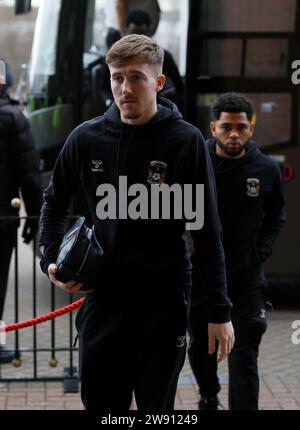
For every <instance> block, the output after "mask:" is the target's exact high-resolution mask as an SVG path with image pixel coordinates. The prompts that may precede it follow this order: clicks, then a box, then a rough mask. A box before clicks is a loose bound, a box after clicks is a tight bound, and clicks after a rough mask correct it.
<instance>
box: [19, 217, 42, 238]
mask: <svg viewBox="0 0 300 430" xmlns="http://www.w3.org/2000/svg"><path fill="white" fill-rule="evenodd" d="M38 229H39V221H38V220H37V219H27V220H26V221H25V224H24V228H23V231H22V238H23V242H24V243H26V244H28V243H30V242H31V241H32V240H33V239H34V238H35V236H36V234H37V231H38Z"/></svg>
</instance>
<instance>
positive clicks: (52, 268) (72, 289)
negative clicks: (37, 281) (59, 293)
mask: <svg viewBox="0 0 300 430" xmlns="http://www.w3.org/2000/svg"><path fill="white" fill-rule="evenodd" d="M56 272H57V266H56V264H50V265H49V267H48V275H49V279H50V281H51V282H53V284H54V285H56V286H57V287H58V288H61V289H62V290H65V291H67V292H68V293H84V294H85V293H90V292H91V291H93V290H88V291H86V290H81V288H82V287H83V284H82V283H79V282H76V281H69V282H67V283H66V284H64V283H63V282H60V281H59V280H58V279H56V277H55V273H56Z"/></svg>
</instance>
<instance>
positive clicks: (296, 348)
mask: <svg viewBox="0 0 300 430" xmlns="http://www.w3.org/2000/svg"><path fill="white" fill-rule="evenodd" d="M268 318H269V329H268V331H267V333H266V334H265V336H264V340H263V344H262V347H261V353H260V372H261V393H260V408H261V409H269V410H270V409H271V410H275V409H276V410H296V409H297V410H300V360H299V353H300V344H299V345H293V343H292V342H291V335H292V332H293V330H292V329H291V324H292V322H293V321H294V320H297V319H300V311H296V310H293V311H283V310H280V311H274V312H272V313H270V314H269V317H268ZM7 366H9V367H10V368H11V365H5V366H2V367H7ZM12 371H13V368H12ZM220 378H221V382H222V391H221V394H220V399H221V403H222V407H223V409H227V383H228V379H227V369H226V363H224V364H222V365H221V366H220ZM4 409H6V410H9V409H13V410H16V409H22V410H24V409H30V410H40V409H42V410H47V409H52V410H58V409H60V410H61V409H65V410H74V409H76V410H78V409H82V405H81V401H80V398H79V394H77V393H64V392H63V384H62V383H61V382H10V383H1V382H0V410H4ZM176 409H178V410H184V409H188V410H193V409H197V389H196V385H195V381H194V378H193V376H192V373H191V370H190V368H189V365H188V363H187V362H186V364H185V366H184V368H183V370H182V373H181V376H180V381H179V386H178V392H177V398H176Z"/></svg>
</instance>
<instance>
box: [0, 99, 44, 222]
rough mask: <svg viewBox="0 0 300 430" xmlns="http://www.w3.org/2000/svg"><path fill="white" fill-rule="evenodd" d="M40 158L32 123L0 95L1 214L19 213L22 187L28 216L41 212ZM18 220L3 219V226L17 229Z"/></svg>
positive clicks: (13, 214)
mask: <svg viewBox="0 0 300 430" xmlns="http://www.w3.org/2000/svg"><path fill="white" fill-rule="evenodd" d="M38 166H39V160H38V154H37V151H36V149H35V146H34V140H33V136H32V134H31V131H30V128H29V123H28V121H27V119H26V118H25V116H24V115H23V113H22V112H21V111H20V109H19V108H18V107H17V106H16V105H14V104H13V102H12V101H11V100H10V99H9V98H8V97H7V96H6V95H5V94H1V97H0V216H3V217H6V216H15V215H17V214H18V209H13V208H12V207H11V200H12V199H13V198H14V197H19V190H20V189H21V192H22V197H23V200H24V203H25V208H26V212H27V214H28V215H35V216H36V215H39V213H40V209H41V204H42V191H41V184H40V175H39V171H38ZM16 225H18V222H17V223H16V222H10V223H8V222H7V221H4V220H1V221H0V229H3V228H7V227H8V226H9V227H10V228H15V227H16Z"/></svg>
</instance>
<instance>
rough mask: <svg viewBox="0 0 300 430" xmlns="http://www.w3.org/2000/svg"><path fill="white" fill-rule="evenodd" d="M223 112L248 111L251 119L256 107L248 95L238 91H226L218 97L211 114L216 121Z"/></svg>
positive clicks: (247, 113) (248, 116)
mask: <svg viewBox="0 0 300 430" xmlns="http://www.w3.org/2000/svg"><path fill="white" fill-rule="evenodd" d="M222 112H230V113H232V112H246V115H247V118H248V120H249V121H251V119H252V116H253V113H254V108H253V105H252V102H251V101H250V100H248V99H247V97H245V96H243V95H242V94H238V93H233V92H231V93H224V94H221V95H220V96H219V97H217V98H216V100H215V101H214V103H213V105H212V107H211V115H212V119H213V120H214V121H217V120H218V119H220V116H221V113H222Z"/></svg>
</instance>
